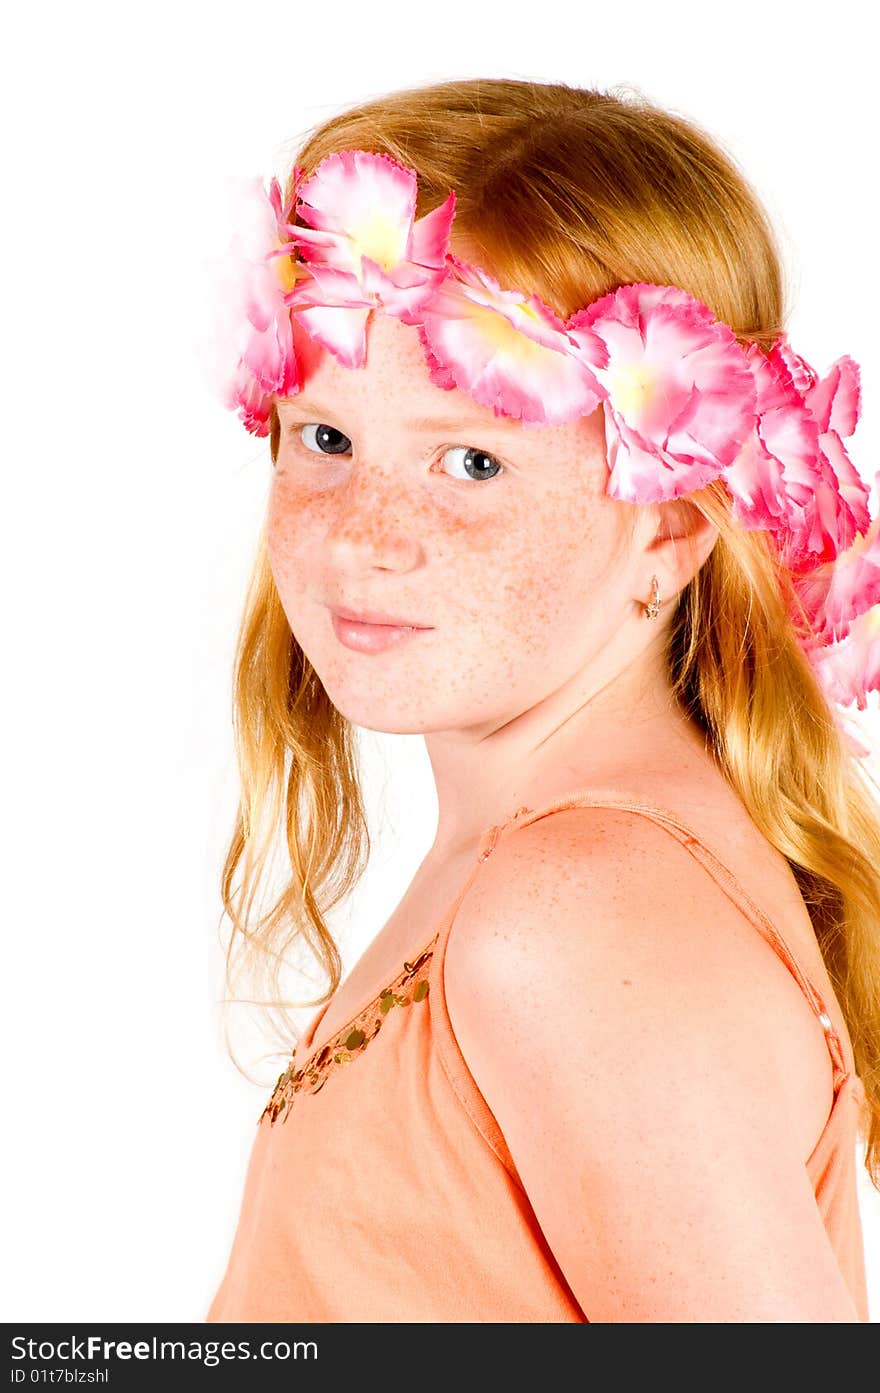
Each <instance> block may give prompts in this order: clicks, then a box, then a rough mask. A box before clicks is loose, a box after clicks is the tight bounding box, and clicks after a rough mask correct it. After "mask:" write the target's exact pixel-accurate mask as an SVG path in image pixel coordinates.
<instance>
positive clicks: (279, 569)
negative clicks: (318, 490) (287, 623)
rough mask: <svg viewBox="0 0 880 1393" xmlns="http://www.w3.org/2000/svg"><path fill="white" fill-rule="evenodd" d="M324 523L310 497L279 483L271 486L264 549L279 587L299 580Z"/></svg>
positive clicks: (284, 586)
mask: <svg viewBox="0 0 880 1393" xmlns="http://www.w3.org/2000/svg"><path fill="white" fill-rule="evenodd" d="M325 527H326V523H325V522H324V521H323V520H322V519H321V518H320V516H316V512H315V508H314V506H313V505H312V500H311V499H310V498H308V497H303V496H302V495H301V494H294V491H293V490H292V489H290V488H288V487H285V486H283V485H279V484H276V485H275V486H274V487H273V489H272V493H271V495H270V498H269V506H268V509H267V513H266V550H267V553H268V556H269V565H270V567H271V570H272V574H273V576H274V578H275V584H276V586H277V587H278V589H279V591H282V592H283V589H285V588H286V589H288V590H290V589H291V588H296V587H297V586H298V585H300V584H301V583H302V580H303V577H304V571H305V568H306V564H307V560H308V557H309V555H310V554H312V553H313V552H314V550H315V547H316V546H318V545H319V544H320V538H321V536H322V535H323V532H324V529H325Z"/></svg>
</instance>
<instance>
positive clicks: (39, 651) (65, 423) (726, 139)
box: [0, 0, 880, 1321]
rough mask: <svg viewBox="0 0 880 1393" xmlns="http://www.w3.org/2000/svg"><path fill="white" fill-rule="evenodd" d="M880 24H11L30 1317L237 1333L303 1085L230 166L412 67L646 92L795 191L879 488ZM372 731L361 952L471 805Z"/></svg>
mask: <svg viewBox="0 0 880 1393" xmlns="http://www.w3.org/2000/svg"><path fill="white" fill-rule="evenodd" d="M869 14H870V11H869V7H868V5H867V4H864V5H859V4H855V3H853V0H838V3H836V4H835V5H834V6H833V7H832V9H831V10H830V11H828V12H827V13H822V14H821V17H820V14H819V12H817V11H813V10H810V9H809V8H808V7H804V6H803V5H802V4H800V3H798V4H793V3H788V4H782V3H778V0H777V3H775V4H773V5H769V4H767V3H766V0H761V3H754V2H753V0H752V2H751V3H745V2H744V0H737V3H736V4H732V5H730V6H728V7H726V8H724V9H722V10H718V8H717V7H713V6H707V5H705V4H704V3H700V4H697V3H685V2H684V0H666V3H664V4H663V5H644V6H641V5H638V6H637V5H632V4H630V5H626V4H615V5H613V6H612V5H610V4H608V3H604V4H602V5H592V4H589V3H581V4H580V5H579V6H577V7H575V6H572V5H571V4H570V3H569V0H543V3H542V4H541V5H540V6H521V7H520V6H510V5H506V4H505V5H499V4H495V5H492V4H486V5H482V6H479V5H475V4H474V3H473V0H467V3H462V0H445V3H443V4H442V5H438V6H436V7H435V6H432V5H424V4H417V3H412V4H409V5H407V4H402V3H399V0H394V3H388V0H385V3H384V4H378V5H362V4H355V3H352V0H336V3H335V4H329V5H327V6H324V7H318V8H317V9H316V8H315V7H314V6H305V7H303V6H301V5H296V4H274V3H273V4H270V3H261V0H249V3H248V4H244V3H239V4H237V5H234V6H229V5H225V4H222V3H213V4H210V5H208V4H187V3H185V2H182V3H181V2H179V3H176V4H174V5H168V4H164V3H154V4H152V5H142V6H141V5H139V6H130V5H113V6H111V5H110V4H107V5H103V6H101V5H96V4H86V5H80V6H69V7H61V6H59V5H57V4H50V5H46V4H44V5H42V6H40V7H34V8H33V10H30V9H29V10H28V14H27V17H25V16H24V14H23V10H22V7H19V9H18V13H17V14H16V15H14V16H7V17H6V20H5V24H4V28H5V38H4V45H3V47H4V52H3V54H2V57H0V64H2V70H0V101H2V104H3V108H4V110H3V112H2V116H3V123H2V129H3V132H4V138H5V145H6V148H5V152H4V162H3V187H4V192H5V195H6V196H5V198H4V203H5V205H6V213H5V215H4V222H3V224H2V227H3V238H4V254H3V256H2V258H0V274H2V277H3V280H4V297H3V304H4V307H5V308H4V313H3V330H4V332H3V333H2V338H0V342H2V350H0V351H2V355H3V361H2V378H0V380H2V383H3V387H4V401H3V413H2V429H3V434H4V437H5V438H4V449H3V484H2V487H3V505H2V509H0V516H2V528H3V532H2V536H3V544H2V548H0V564H2V568H3V571H2V576H3V586H2V594H3V601H4V632H5V635H6V639H5V643H4V645H3V648H4V652H3V659H4V663H3V666H4V672H5V677H4V679H3V683H2V702H3V724H2V730H3V734H4V737H5V757H4V777H3V785H4V794H5V796H4V798H3V810H2V817H3V829H2V831H3V835H2V846H3V849H4V852H5V856H6V865H5V868H4V876H3V890H4V905H3V920H4V935H3V937H4V943H5V949H6V970H5V973H4V978H5V984H6V990H5V992H4V1009H3V1012H2V1020H3V1027H4V1031H5V1033H6V1038H5V1050H4V1066H5V1085H6V1104H5V1115H6V1118H7V1146H6V1148H5V1151H4V1169H5V1178H4V1181H3V1190H4V1198H5V1200H6V1205H7V1213H6V1215H5V1216H4V1223H3V1232H4V1248H5V1257H6V1262H5V1264H4V1266H5V1269H6V1271H5V1274H4V1284H5V1289H4V1290H3V1292H2V1303H3V1315H4V1318H5V1319H6V1320H13V1319H16V1320H17V1319H21V1320H42V1321H49V1320H71V1321H84V1320H87V1319H88V1320H95V1319H103V1320H107V1321H110V1320H144V1321H148V1320H150V1321H153V1320H172V1321H174V1320H179V1321H183V1320H201V1319H203V1317H204V1314H205V1312H206V1310H207V1308H208V1305H209V1303H210V1300H211V1298H212V1296H213V1293H214V1290H215V1288H216V1286H217V1284H218V1283H219V1280H220V1278H221V1276H222V1272H223V1268H224V1266H225V1262H226V1257H227V1255H228V1251H229V1246H230V1243H231V1239H232V1234H233V1229H234V1224H235V1220H236V1217H237V1213H238V1206H239V1203H240V1197H241V1187H242V1182H243V1178H244V1170H245V1166H246V1162H247V1157H248V1154H249V1151H250V1147H251V1144H252V1141H253V1136H254V1129H255V1124H256V1121H257V1117H258V1116H259V1113H260V1111H261V1109H262V1106H263V1104H264V1102H265V1097H266V1096H267V1095H266V1091H265V1089H266V1085H267V1084H269V1083H270V1082H271V1081H274V1077H275V1075H276V1073H277V1072H278V1068H277V1066H275V1064H274V1061H273V1062H272V1066H271V1067H266V1066H263V1065H261V1064H260V1058H259V1056H260V1048H259V1041H258V1040H257V1039H256V1037H255V1036H254V1037H251V1046H252V1047H251V1048H250V1053H249V1055H248V1056H247V1058H248V1060H249V1061H250V1065H251V1067H253V1068H254V1069H256V1070H258V1071H259V1074H260V1078H261V1080H262V1086H261V1087H259V1086H255V1085H254V1084H252V1083H248V1082H247V1081H246V1080H245V1079H244V1078H243V1077H242V1076H241V1075H240V1074H238V1073H237V1072H236V1071H235V1070H234V1069H233V1066H232V1065H231V1064H230V1062H229V1061H228V1058H227V1056H226V1054H225V1052H224V1044H223V1034H222V1019H221V1012H220V1009H219V1004H218V1003H219V1001H220V999H221V996H222V966H223V961H222V950H221V935H220V932H219V925H220V900H219V892H218V881H219V874H220V867H221V863H222V857H223V854H224V852H225V849H226V843H227V839H228V836H229V833H230V831H231V827H232V821H233V817H234V812H235V805H236V792H237V785H236V776H235V768H234V763H233V756H232V738H231V723H230V673H231V664H232V653H233V644H234V639H235V633H236V629H237V624H238V619H239V614H240V609H241V603H242V598H243V593H244V585H245V581H246V578H247V576H248V574H249V568H250V563H251V559H252V555H253V548H254V544H255V539H256V534H257V528H258V525H259V520H260V517H261V513H262V509H263V506H264V503H265V497H266V489H267V483H268V465H269V457H268V446H267V444H266V443H264V442H261V441H256V440H254V439H253V438H252V437H249V436H248V435H247V434H246V433H245V431H244V430H243V428H242V427H241V426H240V425H239V424H238V423H237V421H236V420H235V418H234V417H233V416H232V415H231V414H228V413H226V412H224V411H223V409H222V408H221V407H220V406H219V405H218V404H217V403H216V402H215V401H214V400H213V399H212V398H211V397H210V396H209V394H208V391H207V388H206V386H205V383H204V380H203V378H202V375H201V370H200V367H199V364H198V360H197V354H196V347H195V345H196V343H197V342H198V340H199V337H200V335H202V334H203V332H204V326H205V315H206V299H207V293H208V292H207V285H206V273H205V266H206V263H207V261H208V260H209V259H210V258H211V257H213V256H217V255H219V254H220V253H221V252H222V251H223V250H224V249H225V245H226V240H227V238H228V235H229V228H228V226H227V225H226V222H225V218H226V203H225V198H226V193H225V188H226V180H227V178H228V176H230V175H251V174H261V175H264V176H268V174H270V173H277V174H279V175H283V174H284V172H285V158H284V157H285V153H286V151H287V150H289V149H291V148H292V147H293V145H294V143H295V142H296V141H298V139H299V138H300V137H301V135H302V134H303V133H304V132H305V130H306V129H307V128H308V127H310V126H312V125H313V124H315V123H316V122H318V121H320V120H322V119H323V118H325V117H326V116H328V115H330V114H331V113H332V112H334V111H336V110H338V109H340V108H342V107H345V106H348V105H350V104H352V103H354V102H355V101H357V100H359V99H362V98H365V97H368V96H374V95H378V94H380V93H382V92H384V91H387V90H391V89H394V88H397V87H403V86H410V85H413V84H421V83H426V82H428V81H432V80H441V79H448V78H452V77H474V76H511V77H520V78H531V79H537V80H544V81H551V80H560V81H565V82H568V83H572V84H575V85H581V86H589V85H596V86H600V87H603V88H606V89H607V88H611V87H614V86H616V85H617V84H630V85H634V86H635V87H637V88H639V89H641V91H642V92H644V93H645V95H647V96H648V97H650V98H652V99H654V100H656V101H659V102H661V103H662V104H664V105H665V106H667V107H668V108H671V109H673V110H677V111H679V112H680V113H682V114H683V115H685V116H690V117H692V118H694V119H695V120H697V121H698V122H699V123H700V124H701V125H703V126H704V127H705V128H707V129H708V130H709V131H710V132H711V133H712V134H714V135H715V136H716V138H717V139H719V140H720V141H721V142H722V144H723V145H724V146H725V147H726V148H727V149H728V150H729V152H730V153H732V154H733V156H734V158H735V159H736V160H737V161H738V162H739V163H740V164H741V166H742V168H743V169H744V170H745V172H746V174H747V176H748V177H749V178H750V179H751V180H752V181H753V182H754V183H755V184H756V186H757V187H758V189H759V191H760V193H761V194H762V196H763V198H764V200H765V202H766V203H767V205H768V207H769V209H770V212H771V215H772V216H773V218H774V220H775V222H776V224H777V226H778V227H779V228H780V230H781V233H782V237H783V245H784V248H785V251H786V256H787V259H788V262H789V268H790V273H791V276H792V282H793V286H794V300H795V304H794V313H793V315H792V318H791V320H790V325H789V328H790V333H791V338H792V341H793V343H794V346H795V347H796V348H797V349H798V350H799V351H800V352H801V353H802V354H803V355H804V356H805V357H806V358H807V359H808V360H810V361H812V362H813V363H814V364H815V365H816V366H817V367H819V368H820V369H822V370H824V369H825V368H827V367H828V366H829V365H830V363H831V361H832V360H833V359H834V358H835V357H837V356H839V355H840V354H841V353H850V354H852V356H853V357H854V358H855V359H856V360H857V361H858V362H859V363H861V365H862V369H863V376H864V386H865V394H864V396H865V400H864V412H863V419H862V422H861V424H860V426H859V429H858V432H857V434H856V437H855V439H854V441H853V442H852V452H853V455H854V457H855V460H856V463H857V465H858V467H859V468H860V470H861V471H862V473H863V475H864V477H865V478H866V479H867V480H868V481H869V482H870V481H871V479H872V478H873V474H874V472H875V470H876V469H877V468H878V467H880V451H878V443H880V350H878V340H877V331H876V325H877V308H878V305H877V296H876V280H875V275H876V249H877V243H876V236H877V233H876V229H877V212H878V209H877V194H876V171H875V169H874V168H873V163H871V165H870V166H869V154H868V152H872V151H873V148H874V139H875V137H876V131H877V115H878V112H877V74H876V61H875V59H876V49H875V47H874V45H873V43H872V42H871V40H870V35H869V30H868V25H869ZM538 16H539V17H540V24H539V23H538V22H537V18H536V17H538ZM873 728H874V730H875V732H876V733H878V735H880V731H878V723H877V719H876V717H874V718H873ZM368 754H369V763H368V767H369V770H370V771H371V772H370V774H369V781H370V787H369V789H368V793H369V797H370V800H371V801H370V811H371V817H372V826H373V831H374V833H375V837H376V842H377V851H376V855H375V860H374V864H373V866H372V867H371V869H370V872H369V874H368V877H367V879H366V881H364V882H363V883H362V887H361V888H360V889H359V890H358V892H357V903H356V904H355V905H354V906H353V907H352V906H349V907H347V909H346V910H345V912H341V913H340V914H338V915H337V917H336V919H335V926H336V928H337V930H338V932H339V933H340V935H341V936H342V944H343V949H344V955H345V959H346V965H347V966H348V965H350V963H351V962H352V961H353V959H354V957H356V956H357V954H358V953H359V952H360V950H361V948H362V947H363V945H364V944H365V943H366V941H367V940H368V939H369V937H370V936H371V935H372V934H373V933H374V932H375V931H376V930H377V929H378V928H379V927H380V925H381V923H382V922H383V920H384V918H385V917H386V916H387V914H388V913H389V912H390V910H391V909H392V908H393V906H394V904H396V902H397V899H398V898H399V895H400V894H401V893H402V890H403V888H404V886H405V884H406V882H407V879H408V877H409V875H410V873H411V872H412V870H413V869H414V868H415V865H416V864H417V862H418V860H419V859H420V857H421V856H422V854H423V853H424V852H425V850H426V849H427V847H428V846H429V845H430V842H431V839H432V835H433V827H434V819H435V814H436V802H435V798H434V790H433V784H432V782H431V779H430V772H429V767H428V765H427V760H426V757H425V755H424V750H423V746H422V744H421V741H420V740H419V739H418V738H416V737H411V736H404V737H384V736H383V737H377V736H372V737H370V743H369V746H368ZM352 916H354V917H352ZM355 919H356V922H355ZM349 928H350V931H349ZM240 1024H241V1022H237V1021H236V1019H235V1018H234V1014H233V1018H232V1020H231V1026H232V1028H233V1029H234V1030H235V1031H236V1032H237V1035H236V1038H237V1040H238V1042H239V1046H240V1047H241V1040H242V1032H241V1030H239V1025H240ZM245 1024H246V1023H245ZM861 1197H862V1205H863V1215H864V1223H865V1238H866V1245H867V1250H868V1266H869V1282H870V1294H871V1305H872V1317H873V1319H875V1320H877V1319H880V1195H877V1194H876V1193H875V1192H874V1191H871V1190H869V1189H868V1187H867V1183H866V1182H862V1196H861Z"/></svg>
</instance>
